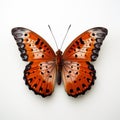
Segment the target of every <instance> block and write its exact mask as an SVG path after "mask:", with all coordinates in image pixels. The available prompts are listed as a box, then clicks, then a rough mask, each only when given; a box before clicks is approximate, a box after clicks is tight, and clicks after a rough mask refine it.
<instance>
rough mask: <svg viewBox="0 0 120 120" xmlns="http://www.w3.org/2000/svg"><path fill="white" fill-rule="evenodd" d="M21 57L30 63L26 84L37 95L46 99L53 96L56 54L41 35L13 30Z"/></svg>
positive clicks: (23, 29) (25, 74) (26, 72)
mask: <svg viewBox="0 0 120 120" xmlns="http://www.w3.org/2000/svg"><path fill="white" fill-rule="evenodd" d="M12 35H13V36H14V38H15V40H16V42H17V45H18V48H19V50H20V52H21V57H22V59H23V60H24V61H29V62H30V63H29V64H28V65H27V66H26V68H25V71H24V79H25V82H26V84H27V85H28V86H29V88H30V89H32V90H33V91H34V92H35V93H36V94H40V95H42V96H43V97H46V96H48V95H50V94H52V92H53V90H54V86H55V80H56V64H55V57H56V56H55V53H54V51H53V50H52V48H51V47H50V45H49V44H48V43H47V42H46V41H45V40H44V39H43V38H42V37H41V36H39V35H37V34H36V33H34V32H33V31H31V30H29V29H26V28H21V27H17V28H13V29H12Z"/></svg>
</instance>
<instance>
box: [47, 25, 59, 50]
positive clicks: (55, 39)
mask: <svg viewBox="0 0 120 120" xmlns="http://www.w3.org/2000/svg"><path fill="white" fill-rule="evenodd" d="M48 27H49V29H50V32H51V34H52V36H53V39H54V41H55V44H56V46H57V49H59V48H58V45H57V42H56V39H55V36H54V34H53V32H52V29H51V27H50V25H48Z"/></svg>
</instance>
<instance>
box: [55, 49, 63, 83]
mask: <svg viewBox="0 0 120 120" xmlns="http://www.w3.org/2000/svg"><path fill="white" fill-rule="evenodd" d="M56 66H57V68H56V69H57V83H58V84H59V85H60V84H61V71H62V51H61V50H60V49H59V50H58V51H57V52H56Z"/></svg>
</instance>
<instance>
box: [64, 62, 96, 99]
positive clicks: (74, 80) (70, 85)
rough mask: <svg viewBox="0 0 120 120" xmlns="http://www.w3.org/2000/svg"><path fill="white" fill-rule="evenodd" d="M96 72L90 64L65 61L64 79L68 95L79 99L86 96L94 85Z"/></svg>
mask: <svg viewBox="0 0 120 120" xmlns="http://www.w3.org/2000/svg"><path fill="white" fill-rule="evenodd" d="M95 74H96V71H95V69H94V66H93V65H92V64H90V63H89V62H79V61H76V62H74V61H65V62H64V65H63V69H62V78H63V81H64V86H65V90H66V92H67V93H68V95H70V96H73V97H77V96H78V95H80V94H84V93H85V92H86V91H87V90H88V89H90V87H91V85H92V84H94V80H95V78H96V76H95Z"/></svg>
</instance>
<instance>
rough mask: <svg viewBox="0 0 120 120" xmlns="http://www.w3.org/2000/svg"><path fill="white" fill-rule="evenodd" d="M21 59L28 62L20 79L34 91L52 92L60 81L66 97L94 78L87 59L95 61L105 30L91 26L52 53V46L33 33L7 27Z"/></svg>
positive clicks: (82, 89)
mask: <svg viewBox="0 0 120 120" xmlns="http://www.w3.org/2000/svg"><path fill="white" fill-rule="evenodd" d="M11 32H12V35H13V36H14V38H15V40H16V42H17V45H18V48H19V51H20V53H21V57H22V59H23V61H27V62H29V64H28V65H27V66H26V67H25V70H24V80H25V83H26V84H27V85H28V86H29V89H30V90H33V91H34V92H35V94H39V95H41V96H42V97H46V96H49V95H51V94H52V93H53V91H54V87H55V83H56V81H57V83H58V84H59V85H60V84H61V81H63V83H64V88H65V91H66V92H67V94H68V95H69V96H72V97H77V96H78V95H81V94H85V92H86V91H87V90H89V89H90V88H91V85H93V84H94V80H95V79H96V70H95V69H94V66H93V65H92V64H91V62H93V61H96V59H97V57H98V54H99V50H100V47H101V45H102V43H103V40H104V39H105V37H106V35H107V33H108V30H107V29H106V28H104V27H94V28H91V29H89V30H87V31H85V32H83V33H82V34H81V35H79V36H78V37H77V38H75V39H74V40H73V41H72V42H71V44H70V45H69V46H68V47H67V48H66V49H65V51H64V53H62V51H61V50H60V49H58V51H57V52H56V53H55V52H54V51H53V49H52V47H51V46H50V45H49V44H48V43H47V41H46V40H44V39H43V38H42V37H41V36H39V35H38V34H36V33H35V32H33V31H31V30H29V29H27V28H23V27H16V28H13V29H12V30H11Z"/></svg>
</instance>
